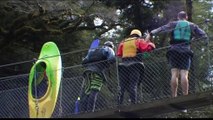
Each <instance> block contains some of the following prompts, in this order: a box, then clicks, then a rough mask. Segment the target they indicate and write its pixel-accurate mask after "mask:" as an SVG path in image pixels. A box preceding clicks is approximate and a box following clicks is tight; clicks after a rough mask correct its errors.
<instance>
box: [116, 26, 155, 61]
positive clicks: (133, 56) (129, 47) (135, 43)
mask: <svg viewBox="0 0 213 120" xmlns="http://www.w3.org/2000/svg"><path fill="white" fill-rule="evenodd" d="M141 36H142V34H141V32H140V31H139V30H137V29H134V30H132V31H131V33H130V36H129V37H127V38H126V39H124V40H123V41H122V42H121V43H120V44H119V46H118V51H117V56H118V57H121V58H122V62H142V54H141V53H143V52H149V51H151V50H153V49H154V48H155V45H154V44H153V43H152V42H150V41H145V40H144V39H142V38H140V37H141Z"/></svg>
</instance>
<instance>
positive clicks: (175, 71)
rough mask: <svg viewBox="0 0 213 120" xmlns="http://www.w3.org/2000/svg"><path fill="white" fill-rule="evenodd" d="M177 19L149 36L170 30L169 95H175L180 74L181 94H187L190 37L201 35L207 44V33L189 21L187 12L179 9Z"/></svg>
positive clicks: (153, 31) (168, 57) (190, 53)
mask: <svg viewBox="0 0 213 120" xmlns="http://www.w3.org/2000/svg"><path fill="white" fill-rule="evenodd" d="M177 18H178V20H177V21H172V22H169V23H168V24H166V25H163V26H161V27H159V28H157V29H154V30H152V31H151V32H150V34H149V35H147V37H151V36H153V35H155V34H157V33H160V32H170V33H171V39H170V46H171V47H170V48H169V50H168V51H167V55H166V56H167V59H168V62H169V66H170V68H171V84H170V85H171V93H172V94H171V96H172V97H177V89H178V77H179V75H180V80H181V88H182V94H183V95H188V89H189V82H188V74H189V69H190V66H191V61H192V57H193V51H192V50H191V48H190V41H191V39H192V37H203V38H204V39H203V40H205V43H207V44H208V40H207V34H206V33H205V32H204V31H203V30H202V29H201V28H199V27H198V25H196V24H194V23H192V22H189V21H188V20H187V19H188V16H187V13H186V12H184V11H181V12H179V13H178V15H177Z"/></svg>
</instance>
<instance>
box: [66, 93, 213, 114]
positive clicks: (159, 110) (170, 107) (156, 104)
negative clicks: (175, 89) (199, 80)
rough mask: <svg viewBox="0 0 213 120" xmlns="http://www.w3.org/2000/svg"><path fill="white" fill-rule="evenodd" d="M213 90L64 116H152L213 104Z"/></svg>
mask: <svg viewBox="0 0 213 120" xmlns="http://www.w3.org/2000/svg"><path fill="white" fill-rule="evenodd" d="M212 100H213V92H212V91H207V92H202V93H195V94H190V95H187V96H179V97H177V98H167V99H162V100H155V101H153V102H149V103H142V104H135V105H130V106H124V107H121V110H122V111H120V112H118V109H117V108H115V109H107V110H104V111H98V112H92V113H84V114H77V115H69V116H63V118H64V117H65V118H150V117H152V116H156V115H160V114H164V113H169V112H175V111H180V110H181V109H183V108H185V109H189V108H198V107H202V106H207V105H210V104H212Z"/></svg>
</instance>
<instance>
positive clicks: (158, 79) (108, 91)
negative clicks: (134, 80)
mask: <svg viewBox="0 0 213 120" xmlns="http://www.w3.org/2000/svg"><path fill="white" fill-rule="evenodd" d="M191 47H192V50H193V51H194V56H193V58H192V66H191V68H190V71H189V94H194V93H198V92H204V91H209V90H212V87H213V86H212V82H213V81H211V79H212V78H211V72H213V71H211V68H210V66H211V65H212V63H211V61H212V58H211V57H212V52H211V51H212V49H211V48H210V47H209V46H204V45H203V43H202V41H196V42H193V43H192V45H191ZM168 48H169V47H165V48H162V49H156V50H154V51H153V52H151V53H146V54H142V56H143V63H144V73H143V72H142V71H143V69H142V67H141V65H136V66H137V67H136V68H131V67H128V69H129V70H130V71H125V69H124V71H122V72H123V74H125V75H127V76H137V75H136V74H134V71H135V70H137V71H141V72H140V74H139V76H138V77H139V81H140V84H138V85H137V96H138V97H137V103H141V104H143V103H147V102H152V101H155V100H163V99H165V98H169V97H171V88H170V79H171V73H170V68H169V65H168V61H167V58H166V53H167V50H168ZM86 53H87V51H82V52H79V53H75V54H72V55H67V56H62V61H63V60H65V59H70V60H73V61H75V63H74V64H73V65H72V66H68V67H67V66H66V65H68V63H66V64H63V66H64V67H63V69H61V71H62V73H63V74H62V79H61V85H60V89H59V93H58V99H57V102H56V107H55V110H54V112H53V115H52V117H53V118H54V117H63V116H72V115H73V114H76V111H75V108H76V101H77V98H78V97H80V101H79V102H80V103H81V104H79V111H78V114H81V113H84V112H91V111H85V110H82V109H81V107H82V106H85V104H84V103H83V102H82V101H83V100H84V96H82V94H83V93H84V92H85V87H86V86H87V85H88V82H89V81H88V80H86V79H85V78H84V77H83V76H82V75H83V72H84V71H85V69H86V68H85V67H84V66H82V65H81V59H82V58H81V57H79V55H81V56H84V55H85V54H86ZM179 59H180V60H181V59H182V58H179ZM101 63H102V64H103V65H107V64H108V63H107V62H105V61H101ZM120 65H121V60H120V59H119V58H117V60H116V63H114V64H111V65H110V67H109V68H108V69H107V70H106V71H105V74H106V78H107V79H106V82H104V85H103V87H102V88H101V90H100V93H99V95H98V97H97V102H96V108H95V111H103V110H106V109H109V108H117V107H118V100H119V99H118V98H119V97H118V96H119V93H120V91H119V89H120V87H121V84H120V83H119V79H120V77H121V76H120V74H119V73H120ZM53 73H54V71H53ZM38 74H39V73H38ZM40 74H41V76H42V74H43V73H40ZM28 82H29V75H28V74H24V75H18V76H13V77H11V76H10V77H8V78H7V77H5V78H1V81H0V85H1V88H2V91H1V92H0V106H1V110H0V117H1V118H28V117H29V105H28V89H29V87H28ZM125 84H130V83H129V82H126V83H125ZM34 87H37V89H36V90H37V92H36V93H39V92H40V93H41V94H42V92H41V91H45V90H43V89H47V88H46V87H44V88H41V89H40V88H38V86H34ZM130 89H131V88H126V90H127V91H126V92H125V94H124V101H123V103H122V105H123V106H127V105H131V104H132V103H131V99H130V96H129V93H128V91H130ZM33 94H34V93H33ZM43 94H44V93H43ZM37 95H38V94H37ZM180 95H182V92H181V83H180V81H179V87H178V96H180Z"/></svg>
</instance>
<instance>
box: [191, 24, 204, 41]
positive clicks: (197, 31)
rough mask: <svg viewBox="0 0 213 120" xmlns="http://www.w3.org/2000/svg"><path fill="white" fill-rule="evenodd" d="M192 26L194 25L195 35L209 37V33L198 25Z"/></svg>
mask: <svg viewBox="0 0 213 120" xmlns="http://www.w3.org/2000/svg"><path fill="white" fill-rule="evenodd" d="M192 27H193V33H194V34H195V36H199V37H205V38H207V34H206V33H205V32H204V31H203V30H202V29H201V28H199V27H198V26H197V25H195V24H192Z"/></svg>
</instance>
